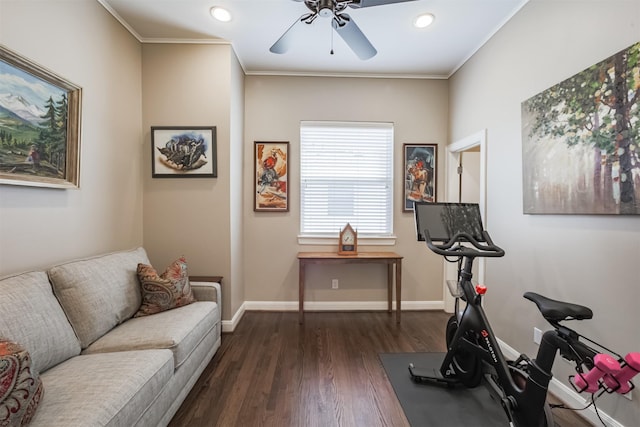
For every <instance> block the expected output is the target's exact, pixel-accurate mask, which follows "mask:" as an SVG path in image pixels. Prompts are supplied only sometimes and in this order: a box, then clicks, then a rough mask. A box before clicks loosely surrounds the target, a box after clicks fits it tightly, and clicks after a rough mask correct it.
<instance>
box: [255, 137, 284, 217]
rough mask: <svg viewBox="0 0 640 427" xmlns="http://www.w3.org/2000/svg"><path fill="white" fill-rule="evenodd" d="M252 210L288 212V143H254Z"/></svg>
mask: <svg viewBox="0 0 640 427" xmlns="http://www.w3.org/2000/svg"><path fill="white" fill-rule="evenodd" d="M253 155H254V157H253V158H254V168H255V169H254V187H253V188H254V192H253V196H254V197H253V210H254V211H256V212H261V211H264V212H288V211H289V173H288V169H289V163H288V156H289V142H257V141H256V142H255V143H254V151H253Z"/></svg>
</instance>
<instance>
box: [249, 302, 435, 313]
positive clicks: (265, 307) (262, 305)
mask: <svg viewBox="0 0 640 427" xmlns="http://www.w3.org/2000/svg"><path fill="white" fill-rule="evenodd" d="M244 306H245V310H255V311H298V301H245V303H244ZM391 306H392V308H393V309H394V310H395V308H396V303H395V301H394V302H393V304H392V305H391ZM386 309H387V302H386V301H305V303H304V311H371V310H386ZM443 309H444V303H443V302H442V301H402V310H403V311H404V310H408V311H411V310H443Z"/></svg>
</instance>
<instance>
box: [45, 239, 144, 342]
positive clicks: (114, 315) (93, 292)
mask: <svg viewBox="0 0 640 427" xmlns="http://www.w3.org/2000/svg"><path fill="white" fill-rule="evenodd" d="M139 263H145V264H148V263H149V258H147V253H146V252H145V250H144V249H143V248H138V249H134V250H131V251H123V252H115V253H112V254H107V255H102V256H98V257H94V258H89V259H84V260H79V261H73V262H69V263H66V264H62V265H58V266H55V267H53V268H51V269H50V270H49V271H48V273H49V279H50V280H51V284H52V285H53V291H54V292H55V294H56V296H57V297H58V300H60V304H61V305H62V308H63V309H64V312H65V313H66V315H67V317H68V318H69V321H70V322H71V326H73V329H74V330H75V332H76V335H77V336H78V339H79V340H80V345H81V346H82V348H83V349H84V348H86V347H88V346H89V345H90V344H91V343H92V342H94V341H95V340H97V339H98V338H100V337H101V336H102V335H104V334H105V333H107V332H108V331H110V330H111V329H113V327H115V326H116V325H118V324H120V323H122V322H124V321H125V320H127V319H129V318H131V317H132V316H133V315H134V314H135V313H136V311H138V308H139V307H140V304H141V302H142V297H141V294H140V284H139V282H138V277H137V274H136V270H137V268H138V264H139Z"/></svg>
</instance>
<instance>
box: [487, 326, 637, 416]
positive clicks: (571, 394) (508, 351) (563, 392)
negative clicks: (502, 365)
mask: <svg viewBox="0 0 640 427" xmlns="http://www.w3.org/2000/svg"><path fill="white" fill-rule="evenodd" d="M498 344H500V350H502V353H503V354H504V355H505V357H506V358H507V359H511V360H515V359H517V358H518V356H520V353H518V352H517V351H516V350H515V349H514V348H513V347H511V346H510V345H508V344H507V343H505V342H504V341H502V340H500V339H499V338H498ZM549 391H550V392H551V393H553V394H554V395H555V396H556V397H558V399H560V400H562V401H563V402H564V403H566V404H567V406H569V407H571V408H584V407H585V406H586V405H587V404H588V402H587V401H586V400H585V399H584V398H583V397H582V396H581V395H580V394H579V393H576V391H575V390H574V389H572V388H571V387H569V386H567V385H565V384H564V383H563V382H562V381H560V380H558V379H557V378H551V382H550V383H549ZM598 414H600V418H602V421H604V422H605V423H606V424H607V426H610V427H624V426H623V425H622V424H620V423H619V422H618V421H616V420H615V419H614V418H613V417H611V416H610V415H608V414H607V413H605V412H603V411H602V410H601V409H598ZM580 415H582V416H583V417H585V418H586V419H588V420H589V421H590V422H592V423H593V424H594V425H601V423H600V420H599V419H598V415H597V414H596V411H595V409H593V406H592V407H589V408H588V409H586V410H584V411H580Z"/></svg>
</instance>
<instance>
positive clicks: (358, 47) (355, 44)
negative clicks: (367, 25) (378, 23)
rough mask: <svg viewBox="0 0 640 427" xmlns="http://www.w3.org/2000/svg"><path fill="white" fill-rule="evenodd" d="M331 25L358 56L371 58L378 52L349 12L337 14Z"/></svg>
mask: <svg viewBox="0 0 640 427" xmlns="http://www.w3.org/2000/svg"><path fill="white" fill-rule="evenodd" d="M331 25H332V26H333V29H334V30H336V32H337V33H338V34H339V35H340V37H342V40H344V41H345V43H347V45H349V47H350V48H351V50H353V51H354V52H355V54H356V55H358V58H360V59H369V58H373V57H374V56H376V54H377V53H378V51H377V50H376V48H375V47H373V45H372V44H371V42H370V41H369V39H368V38H367V36H365V35H364V33H363V32H362V31H361V30H360V27H358V26H357V25H356V23H355V22H354V21H353V20H352V19H351V17H350V16H349V15H348V14H346V13H341V14H340V15H336V17H335V18H333V19H332V20H331Z"/></svg>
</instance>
